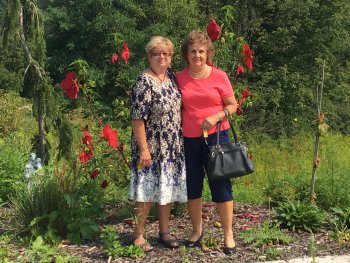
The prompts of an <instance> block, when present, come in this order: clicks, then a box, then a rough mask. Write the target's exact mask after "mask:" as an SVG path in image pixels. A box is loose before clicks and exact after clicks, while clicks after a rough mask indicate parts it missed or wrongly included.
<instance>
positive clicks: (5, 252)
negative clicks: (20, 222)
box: [0, 235, 13, 263]
mask: <svg viewBox="0 0 350 263" xmlns="http://www.w3.org/2000/svg"><path fill="white" fill-rule="evenodd" d="M10 240H11V237H10V236H8V235H1V237H0V262H5V263H8V262H11V261H10V260H9V258H11V257H12V256H13V253H12V252H11V250H10V247H9V243H10Z"/></svg>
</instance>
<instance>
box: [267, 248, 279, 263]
mask: <svg viewBox="0 0 350 263" xmlns="http://www.w3.org/2000/svg"><path fill="white" fill-rule="evenodd" d="M265 253H266V259H267V260H277V259H279V258H280V257H281V250H280V249H277V248H275V247H269V248H267V250H266V252H265Z"/></svg>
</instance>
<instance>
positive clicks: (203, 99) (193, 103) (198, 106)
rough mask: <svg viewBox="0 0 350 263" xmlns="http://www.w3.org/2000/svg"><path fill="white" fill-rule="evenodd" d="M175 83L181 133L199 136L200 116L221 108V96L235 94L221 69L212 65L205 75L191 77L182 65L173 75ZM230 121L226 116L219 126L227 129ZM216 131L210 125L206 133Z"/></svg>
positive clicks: (214, 112)
mask: <svg viewBox="0 0 350 263" xmlns="http://www.w3.org/2000/svg"><path fill="white" fill-rule="evenodd" d="M176 80H177V83H178V85H179V87H180V90H181V93H182V127H183V135H184V137H190V138H195V137H201V136H202V135H203V131H202V129H201V127H200V125H201V123H202V122H203V120H204V119H205V118H206V117H208V116H210V115H214V114H216V113H217V112H219V111H222V110H223V108H224V102H223V100H222V98H225V97H231V96H233V95H234V91H233V88H232V85H231V83H230V81H229V79H228V77H227V75H226V73H225V72H224V71H222V70H219V69H217V68H215V67H213V70H212V72H211V73H210V75H209V76H208V77H207V78H204V79H193V78H192V77H191V76H190V73H189V70H188V68H187V69H184V70H182V71H180V72H179V73H178V74H177V75H176ZM229 127H230V124H229V122H228V121H227V120H226V119H225V120H224V121H223V123H222V125H221V130H225V129H228V128H229ZM214 132H216V126H214V127H212V128H211V129H210V130H209V131H208V134H212V133H214Z"/></svg>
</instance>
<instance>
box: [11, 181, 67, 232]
mask: <svg viewBox="0 0 350 263" xmlns="http://www.w3.org/2000/svg"><path fill="white" fill-rule="evenodd" d="M10 205H11V207H13V210H14V220H15V223H16V225H17V227H18V228H17V229H18V231H19V232H28V231H29V230H32V231H34V232H36V233H42V232H43V231H44V230H46V229H47V222H45V221H44V220H38V219H37V222H36V224H35V226H33V223H32V222H33V220H34V219H36V218H42V217H43V216H44V215H49V214H50V213H51V212H53V211H59V210H60V209H62V207H64V205H65V200H64V197H63V193H62V190H61V188H60V187H59V184H58V180H57V178H54V177H51V176H49V175H47V174H33V176H32V178H31V183H30V186H29V185H28V186H27V185H25V184H24V183H22V184H21V185H19V186H18V187H17V188H16V190H15V193H14V194H13V195H12V196H11V197H10ZM33 227H35V229H33ZM31 228H32V229H31Z"/></svg>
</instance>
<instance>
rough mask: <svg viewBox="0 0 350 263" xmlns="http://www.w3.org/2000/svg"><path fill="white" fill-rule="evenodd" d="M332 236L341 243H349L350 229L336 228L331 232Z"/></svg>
mask: <svg viewBox="0 0 350 263" xmlns="http://www.w3.org/2000/svg"><path fill="white" fill-rule="evenodd" d="M331 237H332V238H333V239H334V240H337V241H338V242H339V243H340V244H348V243H349V242H350V230H336V231H334V232H333V233H332V234H331Z"/></svg>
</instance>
